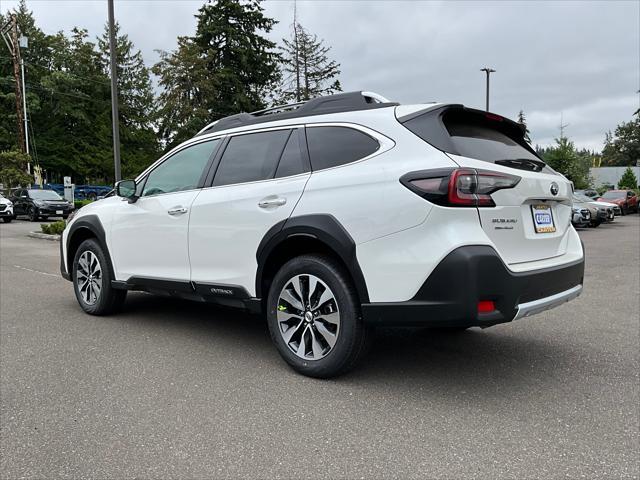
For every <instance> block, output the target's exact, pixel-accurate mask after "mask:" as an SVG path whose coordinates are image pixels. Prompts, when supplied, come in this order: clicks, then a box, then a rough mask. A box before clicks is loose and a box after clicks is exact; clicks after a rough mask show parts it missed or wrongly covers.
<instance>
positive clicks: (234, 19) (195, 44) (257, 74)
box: [152, 0, 280, 146]
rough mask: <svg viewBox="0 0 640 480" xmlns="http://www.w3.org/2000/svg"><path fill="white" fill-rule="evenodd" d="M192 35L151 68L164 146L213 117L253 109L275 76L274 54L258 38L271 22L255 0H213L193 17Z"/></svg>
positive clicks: (270, 44)
mask: <svg viewBox="0 0 640 480" xmlns="http://www.w3.org/2000/svg"><path fill="white" fill-rule="evenodd" d="M196 18H197V19H198V25H197V28H196V34H195V36H193V37H180V38H179V39H178V48H177V50H175V51H173V52H171V53H167V52H161V58H160V62H158V63H157V64H156V65H154V67H153V69H152V70H153V72H154V73H155V74H156V75H158V76H159V77H160V80H159V83H160V86H161V87H162V89H163V90H162V92H161V94H160V97H159V101H160V105H161V107H160V115H161V118H162V120H161V122H160V134H161V137H162V140H163V141H164V142H166V143H167V144H168V145H169V146H171V145H174V144H176V143H177V142H180V141H182V140H184V139H186V138H189V137H190V136H192V135H194V134H195V133H196V132H197V131H198V130H199V129H200V128H202V127H203V126H204V125H206V124H207V123H210V122H212V121H214V120H216V119H218V118H221V117H225V116H227V115H232V114H234V113H239V112H243V111H252V110H259V109H261V108H264V106H265V101H264V99H265V97H266V95H267V92H268V91H269V90H270V89H271V88H272V86H273V83H274V82H275V81H276V79H277V75H278V70H277V67H278V62H279V60H280V55H279V54H278V53H277V52H276V50H275V43H273V42H271V41H270V40H268V39H267V38H266V37H264V36H263V33H269V32H270V31H271V29H272V28H273V25H274V24H275V23H276V21H275V20H273V19H271V18H268V17H266V16H265V15H264V14H263V8H262V7H261V6H260V1H258V0H251V1H248V2H240V1H239V0H218V1H216V2H214V3H208V4H206V5H203V6H202V7H201V8H200V9H199V10H198V14H197V15H196Z"/></svg>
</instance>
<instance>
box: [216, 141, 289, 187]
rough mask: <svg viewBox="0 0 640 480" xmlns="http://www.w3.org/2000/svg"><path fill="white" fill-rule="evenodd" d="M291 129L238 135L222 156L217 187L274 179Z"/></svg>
mask: <svg viewBox="0 0 640 480" xmlns="http://www.w3.org/2000/svg"><path fill="white" fill-rule="evenodd" d="M290 134H291V130H275V131H271V132H258V133H250V134H247V135H238V136H235V137H232V138H231V140H229V144H228V145H227V148H226V149H225V151H224V153H223V154H222V159H221V160H220V166H219V167H218V170H217V171H216V176H215V179H214V181H213V185H214V186H221V185H230V184H234V183H245V182H255V181H258V180H266V179H269V178H273V176H274V174H275V173H276V168H277V167H278V160H279V159H280V156H281V155H282V152H283V150H284V148H285V144H286V143H287V140H288V139H289V135H290Z"/></svg>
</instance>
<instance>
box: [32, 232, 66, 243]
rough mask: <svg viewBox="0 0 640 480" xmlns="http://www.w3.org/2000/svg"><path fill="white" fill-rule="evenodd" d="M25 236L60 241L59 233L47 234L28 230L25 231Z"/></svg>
mask: <svg viewBox="0 0 640 480" xmlns="http://www.w3.org/2000/svg"><path fill="white" fill-rule="evenodd" d="M27 236H28V237H31V238H39V239H41V240H49V241H51V242H58V241H60V235H49V234H47V233H40V232H29V233H27Z"/></svg>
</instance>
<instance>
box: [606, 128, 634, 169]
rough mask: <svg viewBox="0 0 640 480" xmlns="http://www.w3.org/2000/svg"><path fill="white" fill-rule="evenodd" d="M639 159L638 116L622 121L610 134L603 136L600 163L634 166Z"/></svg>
mask: <svg viewBox="0 0 640 480" xmlns="http://www.w3.org/2000/svg"><path fill="white" fill-rule="evenodd" d="M638 161H640V118H634V119H633V120H631V121H629V122H623V123H621V124H620V125H618V126H617V127H616V131H615V133H614V134H613V135H612V134H611V132H608V133H607V134H606V136H605V145H604V148H603V150H602V164H603V165H607V166H620V167H624V166H635V165H637V164H638Z"/></svg>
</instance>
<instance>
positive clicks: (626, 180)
mask: <svg viewBox="0 0 640 480" xmlns="http://www.w3.org/2000/svg"><path fill="white" fill-rule="evenodd" d="M618 188H628V189H633V190H635V189H636V188H638V179H637V178H636V175H635V173H633V170H631V167H627V169H626V170H625V171H624V173H623V174H622V177H620V181H619V182H618Z"/></svg>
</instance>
